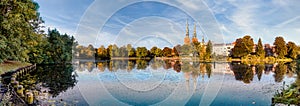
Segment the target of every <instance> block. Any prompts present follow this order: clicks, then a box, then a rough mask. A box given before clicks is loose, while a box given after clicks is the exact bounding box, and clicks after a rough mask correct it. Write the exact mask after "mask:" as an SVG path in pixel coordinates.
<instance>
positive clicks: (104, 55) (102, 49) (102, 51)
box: [97, 45, 108, 59]
mask: <svg viewBox="0 0 300 106" xmlns="http://www.w3.org/2000/svg"><path fill="white" fill-rule="evenodd" d="M97 58H100V59H107V58H108V56H107V50H106V48H105V47H104V46H103V45H101V46H100V47H99V48H98V50H97Z"/></svg>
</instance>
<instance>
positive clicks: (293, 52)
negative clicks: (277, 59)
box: [286, 41, 298, 59]
mask: <svg viewBox="0 0 300 106" xmlns="http://www.w3.org/2000/svg"><path fill="white" fill-rule="evenodd" d="M286 47H287V57H289V58H292V59H296V58H297V56H298V53H297V52H298V51H297V45H296V44H295V43H294V42H291V41H290V42H288V43H287V45H286Z"/></svg>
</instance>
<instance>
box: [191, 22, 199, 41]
mask: <svg viewBox="0 0 300 106" xmlns="http://www.w3.org/2000/svg"><path fill="white" fill-rule="evenodd" d="M192 42H193V43H197V42H198V38H197V32H196V24H194V34H193V38H192Z"/></svg>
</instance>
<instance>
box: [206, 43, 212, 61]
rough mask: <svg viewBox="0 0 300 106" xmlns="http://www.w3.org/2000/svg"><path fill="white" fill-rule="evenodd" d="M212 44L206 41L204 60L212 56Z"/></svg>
mask: <svg viewBox="0 0 300 106" xmlns="http://www.w3.org/2000/svg"><path fill="white" fill-rule="evenodd" d="M212 46H213V45H212V43H211V41H210V40H208V42H207V45H206V56H205V58H206V59H210V58H211V54H212V51H213V47H212Z"/></svg>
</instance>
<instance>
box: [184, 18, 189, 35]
mask: <svg viewBox="0 0 300 106" xmlns="http://www.w3.org/2000/svg"><path fill="white" fill-rule="evenodd" d="M185 32H186V34H185V36H189V35H190V33H189V23H188V20H187V19H186V31H185Z"/></svg>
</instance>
